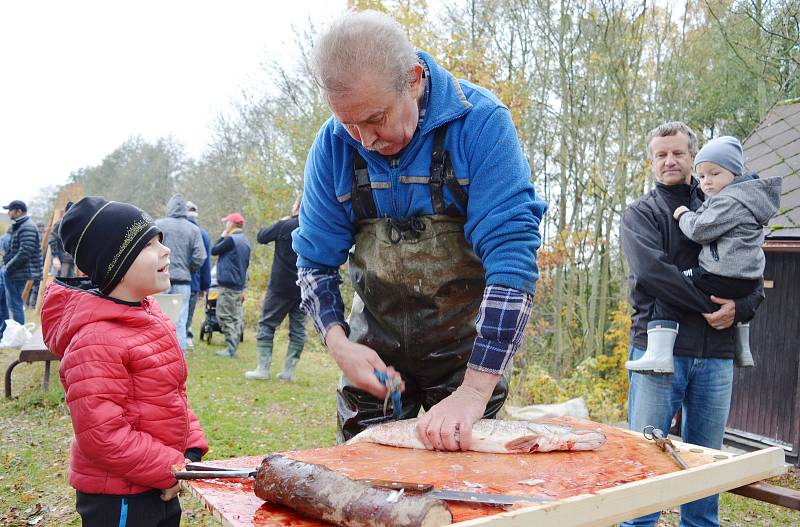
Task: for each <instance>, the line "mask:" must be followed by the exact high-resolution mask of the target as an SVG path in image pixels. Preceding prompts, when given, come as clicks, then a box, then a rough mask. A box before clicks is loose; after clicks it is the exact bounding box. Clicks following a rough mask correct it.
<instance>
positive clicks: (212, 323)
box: [200, 287, 222, 344]
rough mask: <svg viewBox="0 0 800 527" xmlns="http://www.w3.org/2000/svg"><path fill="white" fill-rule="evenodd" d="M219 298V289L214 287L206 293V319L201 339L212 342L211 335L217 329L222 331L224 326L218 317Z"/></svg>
mask: <svg viewBox="0 0 800 527" xmlns="http://www.w3.org/2000/svg"><path fill="white" fill-rule="evenodd" d="M217 298H219V290H217V289H216V288H215V287H212V288H211V289H209V290H208V293H206V308H205V313H206V319H205V320H203V324H202V325H201V326H200V340H205V341H206V342H207V343H209V344H211V336H212V335H213V333H214V332H215V331H217V332H219V333H222V328H221V327H220V326H219V319H218V318H217Z"/></svg>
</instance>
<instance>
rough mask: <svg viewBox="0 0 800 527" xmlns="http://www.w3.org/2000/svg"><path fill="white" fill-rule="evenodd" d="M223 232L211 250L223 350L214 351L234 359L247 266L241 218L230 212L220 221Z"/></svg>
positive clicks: (242, 315) (247, 256)
mask: <svg viewBox="0 0 800 527" xmlns="http://www.w3.org/2000/svg"><path fill="white" fill-rule="evenodd" d="M222 222H223V223H224V224H225V230H224V231H222V234H221V235H220V238H219V239H218V240H217V241H216V243H215V244H214V246H213V247H212V248H211V254H213V255H214V256H216V257H217V284H218V285H219V296H218V297H217V318H218V319H219V325H220V327H222V333H223V334H224V335H225V349H222V350H219V351H217V355H219V356H221V357H236V350H237V349H239V342H240V336H241V334H242V328H243V324H244V299H245V293H244V290H245V286H246V285H247V268H248V267H249V266H250V240H248V239H247V236H246V235H245V233H244V231H243V230H242V227H244V216H242V215H241V214H240V213H238V212H232V213H230V214H228V215H227V216H225V217H224V218H222Z"/></svg>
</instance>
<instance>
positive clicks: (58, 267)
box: [53, 256, 61, 274]
mask: <svg viewBox="0 0 800 527" xmlns="http://www.w3.org/2000/svg"><path fill="white" fill-rule="evenodd" d="M60 270H61V260H59V259H58V256H54V257H53V271H55V272H56V274H58V272H59V271H60Z"/></svg>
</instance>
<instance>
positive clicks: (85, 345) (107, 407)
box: [42, 282, 208, 494]
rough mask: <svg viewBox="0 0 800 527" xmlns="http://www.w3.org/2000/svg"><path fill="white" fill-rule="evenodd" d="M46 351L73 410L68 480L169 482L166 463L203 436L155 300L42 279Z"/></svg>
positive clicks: (95, 489) (86, 486) (102, 486)
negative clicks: (135, 301) (117, 297)
mask: <svg viewBox="0 0 800 527" xmlns="http://www.w3.org/2000/svg"><path fill="white" fill-rule="evenodd" d="M42 331H43V333H44V341H45V344H47V347H48V349H50V351H51V352H52V353H53V354H55V355H58V356H60V357H62V359H61V367H60V369H59V373H60V376H61V384H62V385H63V386H64V392H65V393H66V399H67V406H68V407H69V412H70V416H71V417H72V428H73V430H74V432H75V437H74V438H73V441H72V451H71V460H70V467H69V484H70V485H71V486H72V487H74V488H75V489H77V490H79V491H81V492H86V493H91V494H135V493H139V492H144V491H146V490H150V489H154V488H156V489H165V488H168V487H170V486H172V485H173V484H174V483H175V478H174V477H173V476H172V473H171V472H170V467H171V466H172V465H173V464H175V463H182V462H183V460H184V452H185V451H186V450H187V449H189V448H199V449H201V450H202V451H203V453H205V452H206V451H207V450H208V443H207V442H206V439H205V437H204V436H203V431H202V430H201V428H200V423H199V421H198V420H197V417H196V416H195V415H194V412H192V410H191V409H190V408H189V400H188V399H187V397H186V373H187V370H186V361H185V360H184V358H183V352H182V351H181V349H180V347H179V346H178V341H177V339H176V337H175V326H174V325H173V324H172V322H171V321H170V320H169V318H167V316H166V315H165V314H164V313H162V312H161V309H160V308H159V307H158V303H157V302H156V301H155V300H153V299H152V298H149V297H148V298H145V299H144V300H143V301H142V303H141V305H131V304H126V303H120V302H116V301H114V300H111V299H109V298H105V297H101V296H99V295H97V294H94V293H92V292H89V291H84V290H80V289H76V288H71V287H68V286H64V285H63V284H61V283H59V282H54V283H52V284H50V286H49V287H48V288H47V293H46V294H45V300H44V305H43V308H42Z"/></svg>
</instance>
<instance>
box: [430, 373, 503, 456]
mask: <svg viewBox="0 0 800 527" xmlns="http://www.w3.org/2000/svg"><path fill="white" fill-rule="evenodd" d="M499 380H500V375H495V374H492V373H486V372H481V371H478V370H473V369H470V368H467V372H466V374H465V375H464V382H463V383H462V384H461V386H459V387H458V388H457V389H456V391H455V392H453V393H452V394H451V395H450V396H449V397H447V398H446V399H443V400H442V401H440V402H439V404H437V405H435V406H434V407H433V408H431V409H430V410H429V411H428V412H426V413H425V415H423V416H422V417H420V419H419V422H418V423H417V437H418V438H419V440H420V441H422V444H424V445H425V448H428V449H432V450H450V451H454V450H468V449H469V445H470V442H471V441H472V425H473V424H475V421H477V420H478V419H480V418H482V417H483V414H484V412H486V404H487V403H488V402H489V399H490V398H491V397H492V392H494V388H495V386H496V385H497V381H499Z"/></svg>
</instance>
